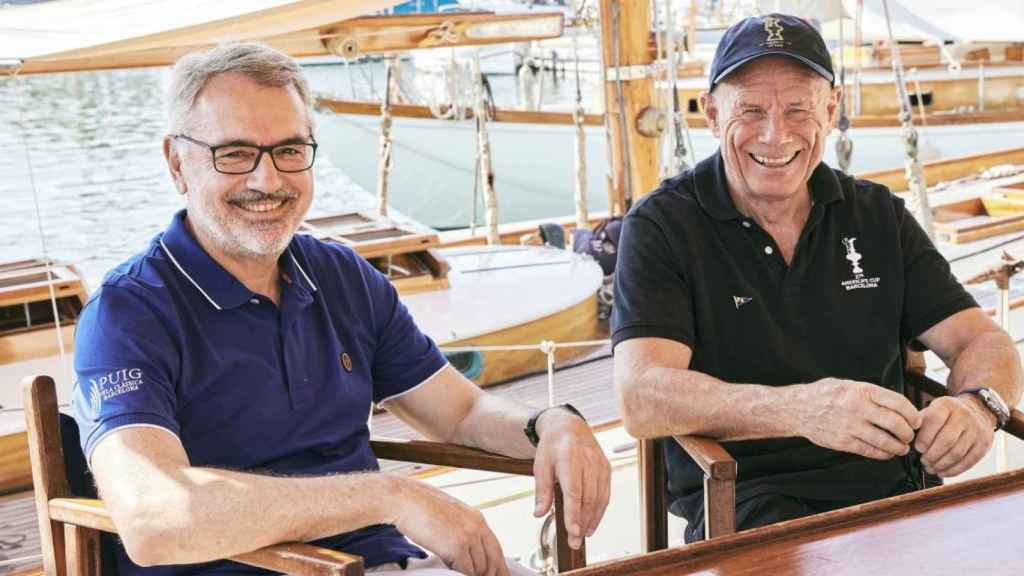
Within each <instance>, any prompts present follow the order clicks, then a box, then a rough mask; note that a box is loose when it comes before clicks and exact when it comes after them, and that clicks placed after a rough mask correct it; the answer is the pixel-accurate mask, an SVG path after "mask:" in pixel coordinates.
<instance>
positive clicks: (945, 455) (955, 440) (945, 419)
mask: <svg viewBox="0 0 1024 576" xmlns="http://www.w3.org/2000/svg"><path fill="white" fill-rule="evenodd" d="M921 416H922V424H921V428H920V429H918V431H917V438H916V439H915V440H914V448H916V449H917V451H918V452H920V453H921V463H922V464H924V468H925V470H926V471H927V472H928V473H930V474H937V475H939V476H941V477H943V478H948V477H950V476H956V475H957V474H960V473H961V472H964V471H965V470H967V469H969V468H970V467H971V466H974V465H975V464H977V463H978V461H979V460H981V459H982V458H983V457H984V456H985V454H987V453H988V450H989V448H991V447H992V438H993V436H994V433H995V425H996V417H995V414H992V412H990V411H989V410H988V409H987V408H986V407H985V406H984V405H983V404H982V403H981V401H980V400H979V399H978V398H977V397H975V396H973V395H963V396H946V397H943V398H936V399H935V400H933V401H932V403H931V404H930V405H929V406H928V407H927V408H925V409H924V410H922V411H921Z"/></svg>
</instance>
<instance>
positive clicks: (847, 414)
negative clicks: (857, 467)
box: [798, 378, 922, 460]
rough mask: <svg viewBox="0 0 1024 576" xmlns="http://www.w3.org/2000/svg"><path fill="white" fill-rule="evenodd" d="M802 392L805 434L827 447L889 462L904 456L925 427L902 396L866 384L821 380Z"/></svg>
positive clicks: (853, 381)
mask: <svg viewBox="0 0 1024 576" xmlns="http://www.w3.org/2000/svg"><path fill="white" fill-rule="evenodd" d="M799 394H800V396H799V405H801V407H802V410H801V412H800V413H799V414H798V417H799V418H800V419H801V422H800V423H799V426H800V428H799V429H800V430H801V435H803V436H804V437H806V438H807V439H808V440H810V441H811V442H814V443H815V444H817V445H818V446H823V447H825V448H832V449H834V450H842V451H844V452H852V453H854V454H860V455H861V456H866V457H868V458H874V459H876V460H888V459H890V458H893V457H895V456H902V455H904V454H906V453H907V452H908V451H909V450H910V444H911V442H913V440H914V431H915V430H917V429H918V428H920V427H921V420H922V417H921V413H920V412H918V410H917V409H916V408H914V405H913V404H911V403H910V401H909V400H907V399H906V398H905V397H904V396H903V395H902V394H899V393H897V392H893V391H892V390H888V389H886V388H882V387H881V386H875V385H874V384H869V383H867V382H857V381H855V380H841V379H838V378H823V379H821V380H818V381H817V382H814V383H811V384H805V385H802V386H801V387H800V388H799Z"/></svg>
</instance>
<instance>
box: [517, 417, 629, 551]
mask: <svg viewBox="0 0 1024 576" xmlns="http://www.w3.org/2000/svg"><path fill="white" fill-rule="evenodd" d="M537 431H538V433H539V435H540V443H539V444H538V445H537V453H536V455H535V456H534V460H533V475H534V478H535V479H536V507H535V509H534V512H533V515H534V516H537V517H541V516H543V515H544V514H546V513H547V512H548V510H550V509H551V505H552V504H553V503H554V498H555V482H558V484H559V486H560V487H561V489H562V496H563V502H564V504H565V526H566V530H567V531H568V533H569V546H571V547H572V548H573V549H576V550H578V549H579V548H580V546H581V545H582V544H583V538H584V537H587V536H593V534H594V532H595V531H596V530H597V526H598V524H600V523H601V518H602V517H603V516H604V511H605V508H607V507H608V496H609V493H610V491H611V466H610V465H609V464H608V459H607V458H606V457H605V455H604V451H602V450H601V446H599V445H598V443H597V439H596V438H594V434H593V432H591V430H590V427H589V426H587V423H586V422H584V421H583V420H582V419H581V418H580V417H578V416H576V415H575V414H571V413H569V412H568V411H567V410H563V409H553V410H548V411H547V412H545V413H544V414H542V415H541V417H540V420H538V422H537Z"/></svg>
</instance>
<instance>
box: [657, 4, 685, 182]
mask: <svg viewBox="0 0 1024 576" xmlns="http://www.w3.org/2000/svg"><path fill="white" fill-rule="evenodd" d="M672 2H673V0H665V44H666V45H667V46H668V50H667V51H666V52H665V59H666V61H667V67H668V89H669V91H670V96H669V102H670V103H671V110H669V114H668V126H669V130H668V132H669V134H670V135H671V136H670V138H671V143H672V154H671V156H670V159H671V160H670V161H669V162H668V164H667V168H668V174H666V176H674V175H676V174H678V173H679V172H682V171H683V170H686V169H687V168H689V165H688V164H687V163H686V144H684V143H683V133H682V130H683V129H685V130H686V132H687V138H689V132H690V129H689V127H688V126H687V125H686V118H685V117H684V116H683V110H682V107H681V106H680V104H679V82H678V73H679V59H678V56H677V53H676V26H675V19H674V17H673V15H672ZM658 54H659V55H660V54H661V52H660V51H659V52H658Z"/></svg>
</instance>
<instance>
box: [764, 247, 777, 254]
mask: <svg viewBox="0 0 1024 576" xmlns="http://www.w3.org/2000/svg"><path fill="white" fill-rule="evenodd" d="M764 253H765V254H767V255H769V256H771V255H772V254H774V253H775V250H772V247H771V246H765V247H764Z"/></svg>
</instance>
